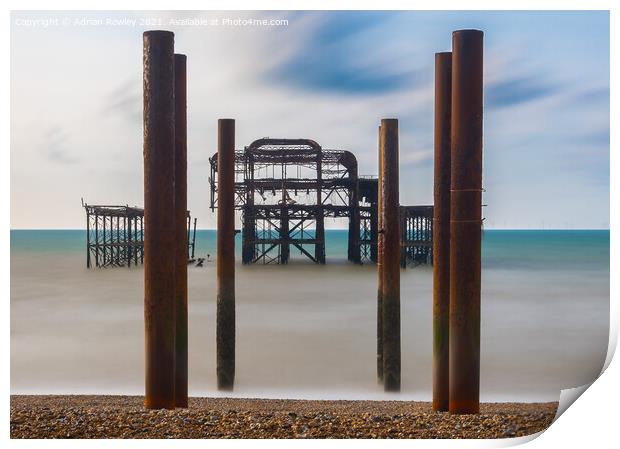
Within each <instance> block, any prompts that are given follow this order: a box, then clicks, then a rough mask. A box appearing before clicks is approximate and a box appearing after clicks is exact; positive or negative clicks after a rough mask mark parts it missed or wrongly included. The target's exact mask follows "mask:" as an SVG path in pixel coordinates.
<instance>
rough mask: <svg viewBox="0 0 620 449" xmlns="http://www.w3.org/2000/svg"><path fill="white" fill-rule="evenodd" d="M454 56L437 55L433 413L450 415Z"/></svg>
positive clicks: (447, 54) (446, 53)
mask: <svg viewBox="0 0 620 449" xmlns="http://www.w3.org/2000/svg"><path fill="white" fill-rule="evenodd" d="M451 97H452V53H451V52H444V53H436V54H435V180H434V184H435V185H434V200H435V201H434V206H435V207H434V215H433V409H434V410H437V411H442V412H445V411H448V400H449V397H448V391H449V355H450V354H449V346H448V339H449V322H450V115H451V110H450V109H451V104H452V99H451Z"/></svg>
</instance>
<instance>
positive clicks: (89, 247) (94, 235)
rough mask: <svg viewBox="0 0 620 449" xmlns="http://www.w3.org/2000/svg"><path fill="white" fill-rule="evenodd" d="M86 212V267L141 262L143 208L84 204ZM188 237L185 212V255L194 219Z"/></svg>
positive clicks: (191, 248) (190, 243)
mask: <svg viewBox="0 0 620 449" xmlns="http://www.w3.org/2000/svg"><path fill="white" fill-rule="evenodd" d="M83 206H84V209H85V211H86V266H87V267H88V268H91V267H93V266H94V267H100V268H102V267H123V266H127V267H130V266H131V265H138V264H142V263H143V262H144V209H140V208H137V207H129V206H107V205H91V204H84V205H83ZM193 232H194V233H193V236H192V238H191V239H190V236H191V214H190V211H187V241H188V245H187V255H188V258H189V259H193V257H194V247H195V245H196V220H194V231H193Z"/></svg>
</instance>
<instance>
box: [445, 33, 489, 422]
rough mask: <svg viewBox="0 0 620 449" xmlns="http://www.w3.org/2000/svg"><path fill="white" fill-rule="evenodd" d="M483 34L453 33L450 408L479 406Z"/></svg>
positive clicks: (457, 410) (468, 410)
mask: <svg viewBox="0 0 620 449" xmlns="http://www.w3.org/2000/svg"><path fill="white" fill-rule="evenodd" d="M482 40H483V33H482V31H478V30H461V31H455V32H454V33H452V107H451V109H452V113H451V114H452V126H451V127H452V129H451V133H450V135H451V165H452V169H451V198H450V204H451V206H450V236H451V240H450V331H449V332H450V343H449V345H450V350H449V351H450V404H449V410H450V412H451V413H478V412H479V409H480V243H481V222H482V211H481V208H482Z"/></svg>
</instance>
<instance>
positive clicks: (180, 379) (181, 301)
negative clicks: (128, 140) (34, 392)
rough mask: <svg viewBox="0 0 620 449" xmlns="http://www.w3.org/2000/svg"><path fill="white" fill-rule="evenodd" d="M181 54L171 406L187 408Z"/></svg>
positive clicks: (180, 62)
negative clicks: (172, 399) (174, 326)
mask: <svg viewBox="0 0 620 449" xmlns="http://www.w3.org/2000/svg"><path fill="white" fill-rule="evenodd" d="M186 63H187V58H186V56H185V55H180V54H175V55H174V136H175V143H174V211H175V216H174V219H175V223H174V227H175V230H176V231H175V240H176V241H175V244H176V247H175V251H176V253H175V318H176V329H175V334H176V337H175V348H176V350H175V358H176V360H175V374H174V375H175V390H174V396H175V405H176V406H177V407H187V366H188V361H187V259H188V252H187V240H188V227H189V223H188V217H187V214H186V209H187V77H186Z"/></svg>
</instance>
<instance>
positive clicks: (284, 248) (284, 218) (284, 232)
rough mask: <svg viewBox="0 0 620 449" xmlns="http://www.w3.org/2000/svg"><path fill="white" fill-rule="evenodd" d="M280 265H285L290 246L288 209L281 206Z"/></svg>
mask: <svg viewBox="0 0 620 449" xmlns="http://www.w3.org/2000/svg"><path fill="white" fill-rule="evenodd" d="M280 217H281V218H280V241H281V242H282V243H281V244H280V263H282V264H287V263H288V260H289V257H290V254H291V244H290V236H289V221H288V207H286V206H282V208H281V209H280Z"/></svg>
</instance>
